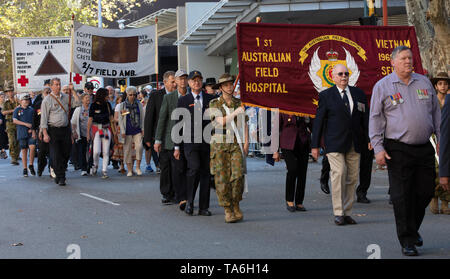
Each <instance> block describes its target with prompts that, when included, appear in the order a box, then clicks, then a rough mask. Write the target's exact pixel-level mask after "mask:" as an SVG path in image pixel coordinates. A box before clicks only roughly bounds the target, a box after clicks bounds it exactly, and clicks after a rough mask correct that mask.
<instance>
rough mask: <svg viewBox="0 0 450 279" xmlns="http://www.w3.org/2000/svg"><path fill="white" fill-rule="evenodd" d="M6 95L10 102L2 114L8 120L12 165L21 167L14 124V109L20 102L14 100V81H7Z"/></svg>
mask: <svg viewBox="0 0 450 279" xmlns="http://www.w3.org/2000/svg"><path fill="white" fill-rule="evenodd" d="M5 93H6V94H7V97H8V100H7V101H6V102H5V104H4V105H3V110H2V113H3V115H4V116H5V119H6V133H7V134H8V141H9V155H10V156H11V164H12V165H16V166H17V165H19V162H18V160H19V152H20V150H19V143H18V141H17V135H16V134H17V132H16V124H14V123H13V119H12V118H13V112H14V109H15V108H16V107H17V106H18V105H19V102H17V100H16V99H15V98H14V85H13V81H9V82H8V81H5Z"/></svg>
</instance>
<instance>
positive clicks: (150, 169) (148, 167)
mask: <svg viewBox="0 0 450 279" xmlns="http://www.w3.org/2000/svg"><path fill="white" fill-rule="evenodd" d="M145 170H146V171H148V172H153V169H152V166H150V165H147V167H146V168H145Z"/></svg>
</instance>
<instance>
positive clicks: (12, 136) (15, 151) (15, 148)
mask: <svg viewBox="0 0 450 279" xmlns="http://www.w3.org/2000/svg"><path fill="white" fill-rule="evenodd" d="M14 126H15V125H14ZM6 133H7V134H8V142H9V156H11V160H12V161H17V160H18V159H19V153H20V148H19V142H18V141H17V131H16V128H15V127H14V128H10V127H7V128H6Z"/></svg>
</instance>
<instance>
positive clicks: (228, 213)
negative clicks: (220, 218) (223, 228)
mask: <svg viewBox="0 0 450 279" xmlns="http://www.w3.org/2000/svg"><path fill="white" fill-rule="evenodd" d="M224 208H225V223H235V222H236V221H237V219H236V216H234V213H233V210H232V209H231V207H229V206H225V207H224Z"/></svg>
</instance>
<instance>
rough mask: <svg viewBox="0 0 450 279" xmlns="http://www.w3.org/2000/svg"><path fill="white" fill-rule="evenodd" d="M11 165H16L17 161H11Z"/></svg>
mask: <svg viewBox="0 0 450 279" xmlns="http://www.w3.org/2000/svg"><path fill="white" fill-rule="evenodd" d="M11 165H14V166H18V165H19V162H17V161H11Z"/></svg>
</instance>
